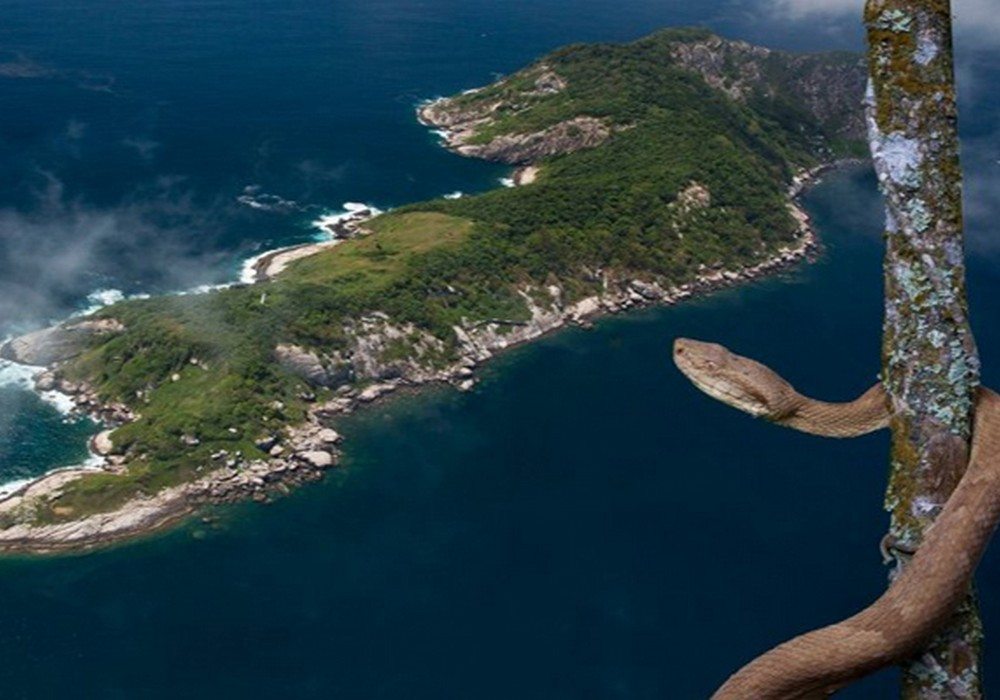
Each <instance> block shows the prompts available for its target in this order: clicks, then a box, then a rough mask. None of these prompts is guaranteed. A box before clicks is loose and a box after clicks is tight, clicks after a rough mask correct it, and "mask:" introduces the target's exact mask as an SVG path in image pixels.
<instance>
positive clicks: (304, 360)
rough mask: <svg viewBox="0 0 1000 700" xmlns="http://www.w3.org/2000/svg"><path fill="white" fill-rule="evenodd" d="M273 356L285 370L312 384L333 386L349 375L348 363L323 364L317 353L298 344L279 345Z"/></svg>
mask: <svg viewBox="0 0 1000 700" xmlns="http://www.w3.org/2000/svg"><path fill="white" fill-rule="evenodd" d="M274 358H275V360H277V361H278V364H280V365H281V366H282V367H283V368H284V369H285V370H287V371H288V372H291V373H292V374H294V375H295V376H297V377H300V378H301V379H304V380H305V381H306V382H308V383H309V384H311V385H313V386H323V387H330V388H333V387H337V386H340V385H341V384H343V383H345V382H347V381H349V380H350V377H351V368H350V365H347V364H341V363H338V362H328V363H326V364H324V362H323V359H322V358H320V356H319V355H317V354H316V353H314V352H310V351H309V350H306V349H305V348H303V347H300V346H298V345H289V344H281V345H279V346H278V347H276V348H275V349H274ZM327 365H329V366H327Z"/></svg>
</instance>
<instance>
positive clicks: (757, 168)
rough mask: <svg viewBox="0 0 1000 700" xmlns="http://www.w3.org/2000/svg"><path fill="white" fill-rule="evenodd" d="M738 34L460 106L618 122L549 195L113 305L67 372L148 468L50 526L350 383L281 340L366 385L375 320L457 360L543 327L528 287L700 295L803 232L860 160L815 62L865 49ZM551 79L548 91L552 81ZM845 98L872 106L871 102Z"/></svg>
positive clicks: (546, 166)
mask: <svg viewBox="0 0 1000 700" xmlns="http://www.w3.org/2000/svg"><path fill="white" fill-rule="evenodd" d="M706 41H709V42H710V45H707V48H705V50H704V51H702V48H701V44H699V42H702V43H703V42H706ZM711 42H716V43H714V44H712V43H711ZM717 42H718V40H715V39H714V38H712V37H711V35H709V34H707V33H705V32H702V31H700V30H685V31H675V32H666V33H661V34H658V35H655V36H653V37H650V38H647V39H643V40H641V41H638V42H635V43H633V44H628V45H596V46H573V47H569V48H566V49H562V50H560V51H557V52H555V53H553V54H552V55H550V56H547V57H545V58H544V59H542V60H541V61H540V62H538V63H537V64H535V65H533V66H531V67H529V68H527V69H525V71H522V72H520V73H518V74H516V75H514V76H511V77H510V78H508V79H506V80H504V81H501V82H499V83H498V84H496V85H494V86H491V87H489V88H486V89H484V90H482V91H479V92H477V93H474V94H471V95H463V96H460V97H458V98H455V99H454V100H453V101H452V102H451V103H450V104H449V109H451V110H453V111H456V112H461V111H463V110H465V111H468V112H471V113H477V112H481V111H482V110H483V109H492V111H491V112H490V117H489V119H487V120H486V121H484V122H483V123H482V124H481V125H480V126H479V127H478V130H477V132H476V134H474V136H473V137H472V141H474V142H475V143H476V144H488V143H490V142H491V141H493V140H494V139H495V138H496V137H498V136H502V135H511V134H514V135H517V134H526V133H531V132H538V131H542V130H544V129H546V128H549V127H552V126H553V125H557V124H560V123H563V122H565V121H567V120H571V119H573V118H576V117H579V116H586V117H589V118H594V119H598V120H602V123H604V124H606V125H607V127H608V129H609V131H610V137H609V138H608V139H607V140H606V141H605V142H604V143H602V144H601V145H599V146H598V147H596V148H590V149H586V150H577V151H574V152H568V153H553V154H551V155H549V156H547V157H545V158H543V159H541V161H540V162H539V163H538V164H539V165H540V167H541V173H540V176H539V179H538V180H537V181H536V182H535V183H533V184H531V185H528V186H524V187H519V188H516V189H502V190H497V191H494V192H489V193H487V194H483V195H480V196H477V197H468V198H463V199H459V200H436V201H432V202H426V203H422V204H414V205H411V206H408V207H404V208H401V209H398V210H396V211H394V212H391V213H389V214H386V215H383V216H381V217H379V218H378V219H376V220H374V221H372V222H370V223H369V224H368V227H369V228H370V229H371V231H372V235H371V236H368V237H365V238H360V239H357V240H353V241H350V242H346V243H343V244H341V245H339V246H336V247H335V248H332V249H328V250H326V251H324V252H322V253H320V254H318V255H316V256H314V257H311V258H307V259H303V260H300V261H298V262H296V263H293V264H292V265H291V266H290V267H289V269H288V270H287V271H286V272H285V273H284V274H283V275H281V276H280V277H279V278H278V279H277V280H273V281H270V282H267V283H263V284H259V285H254V286H252V287H236V288H232V289H228V290H223V291H218V292H214V293H211V294H206V295H201V296H188V297H170V298H158V299H149V300H141V301H129V302H124V303H121V304H117V305H115V306H113V307H110V308H108V309H105V310H104V311H102V312H100V316H102V317H107V318H115V319H118V320H119V321H121V322H122V323H123V324H124V326H125V327H126V330H125V331H124V332H122V333H120V334H117V335H115V336H113V337H110V338H102V339H101V340H99V341H96V343H95V344H94V345H93V346H92V347H89V348H88V349H87V350H86V352H85V353H83V354H82V355H81V356H80V357H79V358H77V359H76V360H74V361H72V362H70V363H68V364H67V365H65V366H64V367H63V368H62V369H61V373H62V374H63V375H65V376H67V377H71V378H74V379H83V380H86V381H88V382H90V383H91V384H92V385H94V386H95V387H96V388H97V389H98V390H99V392H100V393H101V395H102V396H104V397H106V398H113V399H117V400H121V401H124V402H125V403H127V404H129V405H131V406H132V407H134V408H135V409H136V410H137V411H138V412H139V413H140V414H141V418H140V419H139V420H137V421H136V422H135V423H132V424H130V425H127V426H125V427H123V428H121V429H119V430H118V431H116V433H115V434H114V442H115V445H116V447H117V448H118V449H119V450H120V451H123V452H124V453H126V454H127V455H128V457H129V464H130V467H129V470H128V472H127V473H126V474H124V475H120V476H114V475H99V476H94V477H88V478H86V479H83V480H81V481H80V482H78V483H76V484H75V485H72V486H70V487H68V488H67V489H66V490H65V493H64V494H63V496H62V497H61V498H59V499H57V500H55V501H53V502H52V503H51V504H50V505H49V506H47V507H46V508H45V509H44V512H42V513H40V516H41V517H42V519H44V520H58V519H63V518H72V517H78V516H80V515H83V514H86V513H89V512H94V511H98V510H103V509H107V508H112V507H114V506H115V505H116V504H118V503H120V502H122V501H123V500H124V499H126V498H128V497H130V496H132V495H134V494H135V493H138V492H145V493H151V492H155V491H156V490H158V489H160V488H162V487H164V486H166V485H169V484H174V483H178V482H180V481H183V480H185V479H189V478H191V477H193V476H194V475H196V474H198V473H199V470H203V469H204V468H205V465H207V464H210V463H211V459H210V456H211V455H212V454H213V453H215V452H217V451H218V450H220V449H226V450H228V451H230V452H231V453H232V452H235V451H237V450H239V451H241V452H242V453H243V454H244V455H246V456H247V457H263V456H264V455H263V454H262V453H261V452H260V451H259V450H258V449H257V447H256V446H255V441H256V439H257V438H259V437H260V436H261V435H262V434H269V433H274V432H276V431H278V430H279V428H280V427H281V426H283V425H286V424H291V423H295V422H296V421H300V420H302V418H303V417H304V415H305V411H306V410H307V404H306V400H307V399H309V398H311V397H309V396H308V394H310V393H315V394H318V398H319V399H320V400H322V399H323V398H326V397H328V396H330V395H331V394H332V390H333V389H335V388H336V387H332V386H331V387H323V386H309V385H308V384H307V383H306V382H305V381H304V380H303V379H301V378H300V377H299V376H297V375H296V374H293V373H292V372H290V371H289V370H288V369H287V368H284V367H283V366H282V365H281V364H280V363H278V362H276V361H275V348H276V347H277V346H278V345H279V344H293V345H295V346H298V347H301V348H305V349H308V350H311V351H314V352H315V353H316V354H317V355H318V356H321V357H323V358H324V362H327V360H328V359H329V358H336V359H337V361H343V362H346V363H347V364H348V365H349V371H348V372H347V375H346V378H345V379H344V381H345V382H347V383H351V384H354V385H363V384H365V383H366V382H370V381H372V380H373V379H375V378H376V377H373V376H370V375H366V374H365V373H364V372H363V371H361V370H360V369H359V365H358V364H357V361H356V360H352V359H351V358H356V356H357V355H358V353H359V350H358V347H357V339H356V337H355V336H356V334H357V333H358V332H359V331H358V330H357V329H358V328H359V319H363V318H365V317H367V316H370V315H371V314H373V313H374V312H379V313H380V314H384V315H385V316H384V317H388V321H387V322H389V323H392V324H393V325H394V326H397V327H400V328H405V329H407V330H406V333H405V334H403V335H402V336H401V339H397V340H396V341H394V342H393V343H392V344H391V346H387V347H386V349H385V350H384V351H380V352H383V353H384V357H382V358H376V359H381V360H384V361H385V362H386V363H391V362H398V361H402V360H412V362H413V363H415V364H421V363H422V364H432V363H441V364H446V363H449V362H451V361H453V360H454V359H456V352H457V341H456V337H455V333H454V331H453V326H456V325H465V326H466V327H468V326H469V325H472V324H475V322H477V321H481V320H483V319H495V318H501V319H511V320H518V319H524V318H527V317H528V316H529V311H528V308H527V306H526V303H525V299H524V296H523V295H522V294H520V293H519V290H524V289H525V288H527V287H532V286H533V287H536V288H537V287H540V286H543V285H551V284H558V285H559V286H560V287H561V288H562V289H563V290H564V295H565V296H566V297H567V298H568V299H570V300H572V299H576V298H580V297H583V296H586V295H588V294H593V293H595V292H597V291H598V290H599V289H600V284H601V282H600V281H599V280H600V279H601V278H600V277H599V276H598V275H596V274H595V271H597V270H600V271H602V272H603V273H604V274H605V275H609V276H610V277H611V278H612V279H622V280H625V279H634V278H641V279H646V280H656V281H660V282H662V283H664V284H666V285H669V284H678V283H683V282H685V281H688V280H690V279H692V278H693V277H694V276H695V275H696V274H697V273H698V271H699V269H703V268H704V267H713V266H719V265H725V266H729V267H732V266H736V265H749V264H752V263H754V262H756V261H759V260H761V259H763V258H765V257H767V256H769V255H770V254H772V253H773V251H774V250H775V249H776V248H778V247H779V246H781V245H784V244H788V243H789V242H790V241H792V240H793V239H794V237H795V235H796V227H795V225H794V222H793V221H792V219H791V217H790V216H789V213H788V211H787V207H786V198H785V190H786V187H787V183H788V180H789V178H790V176H791V174H792V172H793V171H794V169H796V168H798V167H801V166H807V165H812V164H815V163H816V162H818V161H819V160H821V159H825V158H829V157H830V155H831V154H832V153H833V152H834V151H836V150H837V149H843V148H845V144H847V143H849V142H850V140H851V138H850V134H848V133H846V132H845V131H844V128H843V125H844V124H847V123H850V122H851V121H852V119H853V117H852V115H850V114H847V113H846V112H844V111H843V110H840V111H837V110H833V111H832V112H831V113H830V114H828V115H826V116H825V117H824V118H818V117H817V116H816V115H815V114H814V113H813V112H810V110H809V109H808V108H807V107H805V106H803V105H804V104H805V98H804V97H803V96H802V95H800V94H798V93H797V92H796V90H797V89H798V88H795V87H794V86H795V85H796V84H797V83H796V81H799V82H801V80H800V77H796V76H798V73H796V69H795V66H796V65H800V64H801V62H802V61H804V60H808V61H809V65H810V66H812V67H811V68H810V70H814V71H815V70H820V69H822V70H825V71H829V72H832V73H834V74H837V75H841V74H844V73H845V72H849V71H852V70H855V69H856V68H857V66H856V63H857V61H856V58H848V57H845V56H843V55H830V56H813V57H809V58H808V59H803V58H800V57H791V56H788V55H785V54H773V53H769V54H766V55H763V54H761V55H758V54H759V50H755V51H757V53H754V52H753V51H749V52H748V50H747V49H746V48H745V46H746V45H736V48H735V49H733V48H732V46H733V45H730V44H728V43H726V42H722V43H721V44H718V43H717ZM680 45H683V46H685V47H694V48H696V49H697V50H698V51H700V52H701V53H700V54H699V56H697V57H696V58H697V60H702V59H705V60H707V61H708V62H709V64H711V65H709V68H710V69H711V70H715V68H717V67H718V66H722V67H723V68H724V69H725V70H728V71H730V72H731V74H732V76H733V77H732V81H733V83H732V85H736V86H737V88H738V89H736V88H733V87H732V85H730V86H729V87H727V86H726V85H724V84H722V85H721V86H720V85H717V86H715V87H713V86H712V85H710V84H709V82H717V81H716V77H717V76H715V74H714V73H712V72H711V70H708V69H705V67H704V66H701V65H697V66H695V67H694V68H692V65H693V64H692V63H691V60H693V59H691V58H690V57H688V58H684V59H680V58H678V48H677V47H678V46H680ZM713 46H714V47H715V48H713ZM719 46H721V47H722V48H721V49H720V48H719ZM751 48H752V47H751ZM713 51H715V54H720V55H713V53H712V52H713ZM706 52H707V53H706ZM721 54H724V55H721ZM706 56H707V58H706ZM727 61H728V64H727ZM751 62H753V65H752V66H751V65H750V63H751ZM797 62H798V63H797ZM716 64H717V65H716ZM747 71H749V72H747ZM552 74H554V75H555V76H557V79H553V78H552ZM747 75H749V76H750V78H747V77H746V76H747ZM542 76H547V77H546V80H547V81H548V82H549V83H550V85H549V88H548V89H545V90H539V87H538V85H539V79H540V78H541V77H542ZM741 76H743V77H741ZM751 78H752V79H751ZM707 81H708V82H707ZM543 82H545V81H543ZM846 84H848V83H845V85H846ZM849 84H852V85H853V83H849ZM754 86H756V87H754ZM543 87H544V86H543ZM814 87H815V86H814ZM827 88H829V86H827ZM727 90H729V91H728V92H727ZM736 93H739V94H736ZM842 98H843V100H842V102H843V104H845V105H856V104H857V102H858V100H859V99H860V95H843V96H842ZM855 98H858V99H855ZM492 105H497V106H496V107H495V108H493V107H492ZM484 106H485V107H484ZM844 109H846V107H845V108H844ZM569 137H570V138H572V137H573V134H572V131H571V130H570V132H569ZM428 338H431V339H435V340H434V343H436V345H434V348H435V349H434V352H429V351H427V347H428V342H429V341H428V340H427V339H428ZM329 361H331V362H332V361H333V360H329ZM352 361H354V364H353V365H350V363H351V362H352ZM304 397H305V398H304ZM191 438H194V439H191ZM195 442H197V444H193V443H195Z"/></svg>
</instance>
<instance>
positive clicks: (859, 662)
mask: <svg viewBox="0 0 1000 700" xmlns="http://www.w3.org/2000/svg"><path fill="white" fill-rule="evenodd" d="M674 362H675V364H676V365H677V367H678V368H679V369H680V370H681V371H682V372H683V373H684V374H685V375H686V376H687V377H688V378H689V379H690V380H691V381H692V382H693V383H694V384H695V385H696V386H697V387H698V388H699V389H701V390H702V391H704V392H705V393H707V394H709V395H710V396H712V397H714V398H716V399H719V400H720V401H723V402H724V403H727V404H729V405H731V406H733V407H735V408H738V409H740V410H743V411H745V412H747V413H750V414H752V415H755V416H758V417H762V418H765V419H767V420H770V421H773V422H775V423H778V424H779V425H785V426H788V427H791V428H795V429H798V430H802V431H805V432H809V433H813V434H816V435H826V436H832V437H851V436H855V435H863V434H865V433H868V432H872V431H874V430H878V429H880V428H883V427H886V426H887V425H888V423H889V419H890V418H891V409H890V402H889V401H888V399H887V397H886V394H885V392H884V391H883V389H882V388H881V386H880V385H876V386H874V387H872V388H871V389H869V390H868V391H867V392H865V394H863V395H862V396H861V397H860V398H858V399H856V400H855V401H851V402H849V403H839V404H838V403H825V402H821V401H816V400H814V399H810V398H808V397H806V396H803V395H802V394H800V393H799V392H797V391H796V390H795V389H794V388H793V387H792V386H791V385H790V384H789V383H788V382H786V381H785V380H784V379H782V378H781V377H780V376H779V375H778V374H776V373H775V372H773V371H772V370H771V369H769V368H768V367H766V366H764V365H762V364H760V363H759V362H756V361H754V360H751V359H749V358H746V357H741V356H739V355H736V354H734V353H732V352H730V351H729V350H727V349H726V348H724V347H722V346H721V345H715V344H712V343H702V342H699V341H694V340H688V339H678V340H677V341H676V342H675V344H674ZM998 521H1000V396H998V395H997V394H995V393H994V392H992V391H990V390H988V389H980V390H979V393H978V397H977V401H976V411H975V422H974V427H973V438H972V450H971V453H970V457H969V465H968V468H967V469H966V472H965V475H964V476H963V477H962V480H961V481H960V482H959V484H958V486H957V487H956V489H955V491H954V492H953V493H952V495H951V497H950V498H949V500H948V502H947V503H946V504H945V506H944V508H943V510H942V511H941V514H940V515H939V516H938V518H937V520H936V521H935V522H934V525H933V526H931V527H930V529H929V530H928V531H927V533H926V536H925V538H924V541H923V543H922V544H921V545H920V547H919V548H918V549H917V551H916V553H915V554H914V556H913V559H912V560H911V561H910V562H909V564H908V565H907V566H906V567H905V568H904V569H903V570H902V573H900V575H899V576H897V577H896V579H895V581H893V583H892V584H891V585H890V587H889V589H888V590H887V591H886V592H885V593H884V594H883V595H882V597H880V598H879V599H878V600H876V601H875V602H874V603H873V604H872V605H870V606H869V607H867V608H865V609H864V610H862V611H861V612H859V613H858V614H856V615H854V616H852V617H850V618H848V619H846V620H843V621H841V622H838V623H836V624H833V625H830V626H828V627H823V628H821V629H818V630H815V631H813V632H809V633H806V634H804V635H802V636H799V637H796V638H795V639H792V640H790V641H788V642H785V643H784V644H781V645H780V646H777V647H775V648H774V649H772V650H771V651H769V652H767V653H765V654H764V655H762V656H760V657H758V658H757V659H755V660H754V661H752V662H751V663H749V664H747V665H746V666H744V667H743V668H742V669H740V670H739V671H737V672H736V673H735V674H733V675H732V676H731V677H730V678H729V680H727V681H726V682H725V683H724V684H723V685H722V687H721V688H719V690H718V691H716V693H715V694H714V695H713V696H712V697H713V699H714V700H813V699H814V698H825V697H827V696H829V695H831V694H832V693H833V692H835V691H836V690H838V689H839V688H842V687H844V686H845V685H847V684H849V683H850V682H852V681H854V680H857V679H859V678H861V677H863V676H865V675H867V674H869V673H872V672H874V671H876V670H878V669H880V668H883V667H885V666H888V665H890V664H893V663H897V662H900V661H903V660H904V659H906V658H909V657H911V656H913V655H914V654H916V653H917V652H919V651H920V649H921V648H922V647H923V646H924V645H925V644H926V642H927V641H928V640H929V639H930V638H931V637H932V636H933V635H934V634H935V633H936V632H937V631H938V630H940V629H941V627H942V626H943V625H944V624H945V623H946V622H947V621H948V619H949V617H950V616H951V615H952V613H953V612H954V610H955V608H956V607H957V606H958V604H959V603H960V602H961V601H962V600H963V598H964V597H965V594H966V592H967V591H968V588H969V585H970V583H971V581H972V576H973V574H974V572H975V569H976V567H977V565H978V563H979V560H980V558H981V557H982V554H983V552H984V550H985V549H986V546H987V544H988V543H989V540H990V538H991V537H992V535H993V532H994V531H995V529H996V527H997V523H998Z"/></svg>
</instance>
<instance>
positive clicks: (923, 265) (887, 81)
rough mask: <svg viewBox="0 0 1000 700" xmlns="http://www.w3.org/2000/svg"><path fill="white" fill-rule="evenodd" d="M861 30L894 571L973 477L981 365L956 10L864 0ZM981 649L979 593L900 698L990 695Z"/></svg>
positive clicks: (906, 681)
mask: <svg viewBox="0 0 1000 700" xmlns="http://www.w3.org/2000/svg"><path fill="white" fill-rule="evenodd" d="M865 23H866V26H867V31H868V41H869V62H870V68H869V69H870V73H871V81H870V84H869V91H868V97H867V100H866V102H867V104H866V107H867V114H868V127H869V140H870V145H871V151H872V157H873V159H874V162H875V169H876V172H877V173H878V178H879V185H880V187H881V189H882V192H883V194H884V195H885V199H886V232H885V241H886V254H885V318H884V326H883V346H882V353H883V376H882V380H883V383H884V384H885V388H886V390H887V392H888V393H889V396H890V397H891V400H892V402H893V405H894V408H895V418H894V419H893V421H892V425H891V428H892V454H891V460H890V461H891V464H890V477H889V486H888V490H887V492H886V508H887V510H889V511H890V513H891V523H890V531H889V540H888V541H889V542H890V543H891V544H892V545H893V548H892V550H893V551H894V552H895V554H896V561H897V567H896V569H897V572H898V569H899V567H901V566H905V565H906V559H907V557H906V554H905V553H906V552H912V551H913V550H914V549H915V548H916V547H917V546H918V545H919V544H920V542H921V541H922V540H923V536H924V533H925V531H926V530H927V528H928V527H929V526H930V525H931V524H932V523H933V522H934V519H935V517H936V516H937V514H938V513H939V512H940V510H941V508H942V507H943V505H944V503H945V502H946V501H947V499H948V497H949V496H950V495H951V492H952V490H953V489H954V487H955V485H956V484H957V483H958V481H959V479H960V478H961V476H962V474H963V472H964V470H965V466H966V463H967V460H968V452H969V439H970V435H971V428H972V410H973V399H974V392H975V390H976V387H977V386H978V383H979V359H978V354H977V352H976V346H975V342H974V339H973V336H972V331H971V329H970V327H969V322H968V305H967V301H966V292H965V258H964V246H963V233H962V228H963V224H962V176H961V171H960V168H959V147H958V128H957V123H958V119H957V114H958V110H957V106H956V100H955V80H954V58H953V50H952V26H951V6H950V2H949V0H868V3H867V6H866V8H865ZM894 573H896V572H894ZM981 647H982V625H981V622H980V618H979V612H978V606H977V603H976V599H975V594H974V592H973V591H971V590H970V592H969V596H968V598H967V599H966V601H965V603H964V604H963V605H962V607H961V609H960V610H959V611H958V612H957V613H956V615H955V617H954V619H953V620H952V622H951V624H950V625H949V626H948V627H947V628H946V629H945V630H943V631H942V632H941V633H940V634H939V635H938V637H937V638H936V639H935V640H934V641H933V643H932V644H930V645H929V646H928V647H927V648H926V649H925V650H924V652H923V653H922V654H920V655H918V657H916V658H914V659H913V660H911V661H910V662H909V663H907V664H905V665H904V667H903V688H902V697H903V698H905V699H906V700H916V699H920V700H931V699H932V698H933V699H938V700H939V699H941V698H980V697H982V686H981V663H980V660H981Z"/></svg>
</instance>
